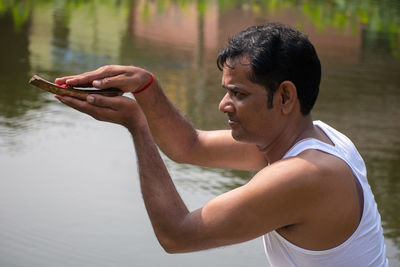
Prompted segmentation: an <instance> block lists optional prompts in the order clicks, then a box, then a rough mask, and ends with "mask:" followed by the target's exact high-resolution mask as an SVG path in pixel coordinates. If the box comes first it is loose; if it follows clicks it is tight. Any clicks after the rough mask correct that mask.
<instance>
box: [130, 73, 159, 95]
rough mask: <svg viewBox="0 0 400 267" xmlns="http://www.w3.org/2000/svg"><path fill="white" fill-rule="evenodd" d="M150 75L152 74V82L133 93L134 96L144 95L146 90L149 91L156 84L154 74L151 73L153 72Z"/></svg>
mask: <svg viewBox="0 0 400 267" xmlns="http://www.w3.org/2000/svg"><path fill="white" fill-rule="evenodd" d="M149 74H150V76H151V79H150V81H149V82H148V83H147V84H146V85H145V86H143V87H142V88H141V89H139V90H136V91H134V92H132V93H133V94H134V95H137V94H140V93H142V92H143V91H145V90H146V89H148V88H149V87H150V86H151V85H152V84H153V83H154V74H153V73H151V72H149Z"/></svg>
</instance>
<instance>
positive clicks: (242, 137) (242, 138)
mask: <svg viewBox="0 0 400 267" xmlns="http://www.w3.org/2000/svg"><path fill="white" fill-rule="evenodd" d="M231 133H232V137H233V139H235V140H236V141H238V142H242V143H254V142H252V141H251V138H250V136H249V135H246V134H244V133H243V132H239V131H234V130H232V132H231Z"/></svg>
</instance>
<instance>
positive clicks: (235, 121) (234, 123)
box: [228, 117, 239, 126]
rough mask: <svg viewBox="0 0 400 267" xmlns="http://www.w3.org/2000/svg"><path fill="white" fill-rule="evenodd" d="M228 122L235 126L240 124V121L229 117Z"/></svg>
mask: <svg viewBox="0 0 400 267" xmlns="http://www.w3.org/2000/svg"><path fill="white" fill-rule="evenodd" d="M228 123H229V125H230V126H233V125H238V124H239V121H238V120H236V119H233V118H231V117H229V120H228Z"/></svg>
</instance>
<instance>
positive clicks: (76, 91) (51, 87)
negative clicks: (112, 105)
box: [29, 75, 123, 100]
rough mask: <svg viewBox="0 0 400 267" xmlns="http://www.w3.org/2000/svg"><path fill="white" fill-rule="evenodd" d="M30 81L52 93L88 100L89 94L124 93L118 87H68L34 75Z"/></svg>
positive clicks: (116, 94)
mask: <svg viewBox="0 0 400 267" xmlns="http://www.w3.org/2000/svg"><path fill="white" fill-rule="evenodd" d="M29 83H30V84H32V85H34V86H37V87H39V88H40V89H43V90H45V91H48V92H50V93H53V94H56V95H61V96H71V97H75V98H79V99H81V100H86V97H87V96H88V95H89V94H99V95H104V96H119V95H122V94H123V91H122V90H120V89H118V88H107V89H97V88H88V87H72V86H68V87H67V88H64V87H61V86H58V85H57V84H55V83H51V82H49V81H46V80H45V79H43V78H41V77H39V76H37V75H34V76H33V77H32V78H31V79H30V80H29Z"/></svg>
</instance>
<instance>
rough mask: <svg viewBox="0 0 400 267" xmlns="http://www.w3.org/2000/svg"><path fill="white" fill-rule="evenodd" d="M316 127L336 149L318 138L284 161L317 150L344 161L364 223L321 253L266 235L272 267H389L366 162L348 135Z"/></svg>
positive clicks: (299, 145) (275, 234) (302, 143)
mask: <svg viewBox="0 0 400 267" xmlns="http://www.w3.org/2000/svg"><path fill="white" fill-rule="evenodd" d="M314 125H316V126H318V127H319V128H320V129H321V130H322V131H324V133H325V134H326V135H327V136H328V137H329V138H330V139H331V141H332V142H333V144H334V146H331V145H329V144H327V143H324V142H321V141H319V140H317V139H312V138H311V139H304V140H301V141H300V142H298V143H297V144H296V145H294V146H293V147H292V148H291V149H290V150H289V151H288V152H287V153H286V154H285V156H284V157H283V158H288V157H293V156H296V155H298V154H300V153H301V152H303V151H305V150H308V149H317V150H320V151H323V152H326V153H329V154H332V155H334V156H336V157H338V158H340V159H342V160H343V161H345V162H346V163H347V165H349V167H350V168H351V170H352V171H353V174H354V176H355V177H356V178H357V179H358V181H359V182H360V185H361V187H362V192H363V195H364V207H363V213H362V217H361V221H360V224H359V225H358V227H357V229H356V230H355V232H354V233H353V234H352V235H351V236H350V237H349V238H348V239H347V240H346V241H345V242H343V243H342V244H340V245H339V246H337V247H334V248H332V249H328V250H321V251H313V250H307V249H303V248H301V247H298V246H296V245H294V244H292V243H290V242H289V241H287V240H286V239H285V238H283V237H282V236H281V235H280V234H279V233H278V232H276V231H272V232H270V233H267V234H266V235H264V236H263V240H264V248H265V253H266V255H267V258H268V260H269V262H270V264H271V266H273V267H281V266H282V267H290V266H298V267H300V266H301V267H303V266H304V267H314V266H315V267H317V266H321V267H330V266H332V267H337V266H340V267H347V266H348V267H358V266H360V267H361V266H362V267H364V266H374V267H375V266H388V260H387V258H386V247H385V243H384V238H383V232H382V226H381V217H380V215H379V212H378V209H377V205H376V202H375V199H374V196H373V194H372V191H371V188H370V186H369V184H368V181H367V172H366V168H365V164H364V161H363V159H362V158H361V156H360V154H359V153H358V151H357V149H356V148H355V146H354V145H353V143H352V142H351V141H350V140H349V139H348V138H347V137H346V136H344V135H343V134H341V133H340V132H338V131H336V130H335V129H333V128H332V127H330V126H328V125H327V124H325V123H323V122H321V121H315V122H314Z"/></svg>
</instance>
